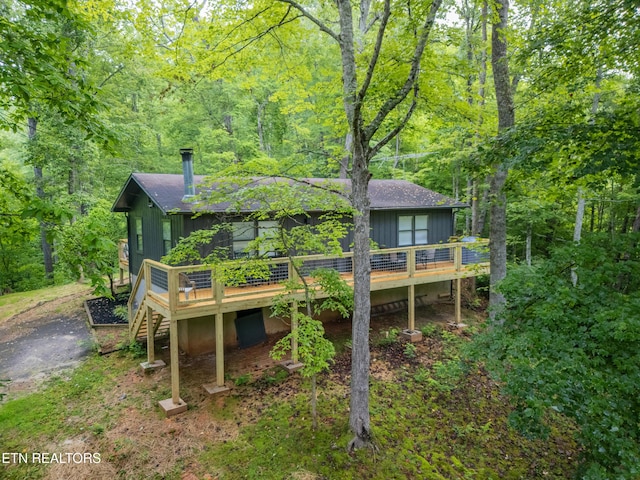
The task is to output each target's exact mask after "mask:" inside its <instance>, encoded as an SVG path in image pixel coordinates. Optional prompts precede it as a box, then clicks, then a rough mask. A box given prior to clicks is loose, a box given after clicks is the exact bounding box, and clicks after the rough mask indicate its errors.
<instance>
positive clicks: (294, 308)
mask: <svg viewBox="0 0 640 480" xmlns="http://www.w3.org/2000/svg"><path fill="white" fill-rule="evenodd" d="M291 333H292V334H293V335H292V336H291V361H292V362H293V363H298V302H297V301H295V300H294V301H293V303H292V305H291Z"/></svg>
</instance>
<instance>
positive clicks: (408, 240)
mask: <svg viewBox="0 0 640 480" xmlns="http://www.w3.org/2000/svg"><path fill="white" fill-rule="evenodd" d="M428 242H429V215H399V216H398V246H399V247H405V246H409V245H426V244H427V243H428Z"/></svg>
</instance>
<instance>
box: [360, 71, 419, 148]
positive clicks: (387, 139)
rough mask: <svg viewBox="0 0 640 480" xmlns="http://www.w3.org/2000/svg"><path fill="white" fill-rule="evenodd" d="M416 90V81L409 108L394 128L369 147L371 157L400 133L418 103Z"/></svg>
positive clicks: (417, 88)
mask: <svg viewBox="0 0 640 480" xmlns="http://www.w3.org/2000/svg"><path fill="white" fill-rule="evenodd" d="M418 90H419V86H418V82H416V83H415V84H414V85H413V101H412V102H411V105H410V106H409V110H407V113H405V115H404V118H403V119H402V121H401V122H398V124H397V125H396V126H395V128H394V129H393V130H391V131H390V132H389V133H387V134H386V135H385V136H384V137H383V138H382V139H381V140H380V141H379V142H377V143H376V144H375V145H374V146H373V147H371V149H370V150H369V152H370V155H371V158H373V157H374V156H375V155H376V154H377V153H378V152H379V151H380V150H381V149H382V147H384V146H385V145H386V144H387V143H389V142H390V141H391V140H392V139H393V138H394V137H395V136H396V135H398V134H399V133H400V131H401V130H402V129H403V128H404V126H405V125H406V124H407V122H408V121H409V119H410V118H411V115H413V111H414V110H415V108H416V106H417V105H418Z"/></svg>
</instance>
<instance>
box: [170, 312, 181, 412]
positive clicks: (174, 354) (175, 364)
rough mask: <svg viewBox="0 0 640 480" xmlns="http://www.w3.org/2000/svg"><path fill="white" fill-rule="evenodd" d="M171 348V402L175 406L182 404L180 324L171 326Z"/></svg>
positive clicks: (174, 321) (171, 323)
mask: <svg viewBox="0 0 640 480" xmlns="http://www.w3.org/2000/svg"><path fill="white" fill-rule="evenodd" d="M169 344H170V345H169V346H170V349H171V400H173V403H174V405H177V404H179V403H180V366H179V365H180V354H179V352H178V322H177V321H176V320H171V322H170V324H169Z"/></svg>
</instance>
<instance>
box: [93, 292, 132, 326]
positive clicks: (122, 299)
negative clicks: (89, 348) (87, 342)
mask: <svg viewBox="0 0 640 480" xmlns="http://www.w3.org/2000/svg"><path fill="white" fill-rule="evenodd" d="M128 300H129V294H119V295H116V296H115V297H114V298H113V299H111V298H107V297H99V298H93V299H91V300H87V309H88V310H89V312H90V314H91V320H92V321H93V323H94V324H95V325H126V324H127V323H128V322H127V320H123V319H122V318H120V317H118V316H117V315H116V314H115V313H114V310H115V308H116V307H118V306H126V305H127V301H128Z"/></svg>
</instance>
